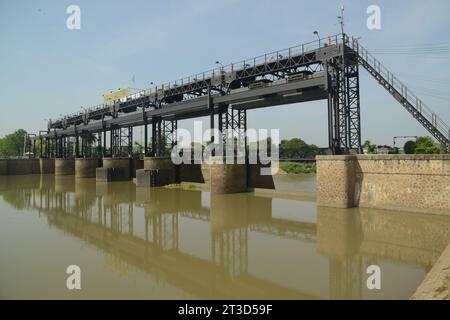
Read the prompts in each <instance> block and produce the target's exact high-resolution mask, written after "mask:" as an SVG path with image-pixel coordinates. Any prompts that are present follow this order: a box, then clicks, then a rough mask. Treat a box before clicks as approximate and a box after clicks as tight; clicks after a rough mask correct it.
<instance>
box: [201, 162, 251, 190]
mask: <svg viewBox="0 0 450 320" xmlns="http://www.w3.org/2000/svg"><path fill="white" fill-rule="evenodd" d="M224 162H225V160H224ZM209 168H210V177H209V181H210V183H211V193H215V194H227V193H240V192H246V191H247V166H246V165H245V164H237V163H236V162H235V163H234V164H226V163H220V164H219V163H211V164H210V165H209ZM205 180H206V179H205Z"/></svg>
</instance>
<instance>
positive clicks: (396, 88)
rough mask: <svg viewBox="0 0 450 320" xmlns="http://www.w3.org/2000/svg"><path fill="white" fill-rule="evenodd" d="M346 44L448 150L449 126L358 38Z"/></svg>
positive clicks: (366, 67) (379, 81)
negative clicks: (361, 43)
mask: <svg viewBox="0 0 450 320" xmlns="http://www.w3.org/2000/svg"><path fill="white" fill-rule="evenodd" d="M347 46H348V47H349V48H350V49H352V50H353V51H355V53H356V54H357V56H358V62H359V64H360V65H361V66H363V67H364V69H366V70H367V71H368V72H369V73H370V74H371V75H372V76H373V77H374V78H375V79H376V80H377V81H378V83H380V84H381V85H382V86H383V87H384V88H385V89H386V90H387V91H389V93H390V94H391V95H392V96H393V97H394V98H395V99H396V100H397V101H398V102H400V104H401V105H402V106H403V107H405V109H406V110H407V111H408V112H409V113H410V114H411V115H412V116H413V117H414V118H415V119H417V121H419V122H420V123H421V124H422V125H423V126H424V127H425V129H427V130H428V132H430V133H431V134H432V135H433V136H434V137H435V138H436V139H437V140H438V141H439V142H440V143H441V144H442V145H443V146H445V147H446V149H447V151H449V152H450V127H449V126H448V125H447V124H446V123H445V122H444V121H443V120H442V119H441V118H440V117H439V116H438V115H437V114H435V113H434V112H433V111H432V110H431V109H430V108H429V107H428V106H427V105H426V104H425V103H423V101H422V100H420V99H419V98H418V97H417V96H416V95H415V94H414V93H412V92H411V90H409V89H408V87H407V86H406V85H404V84H403V83H402V82H401V81H400V80H398V79H397V78H396V77H395V76H394V75H393V74H392V72H390V71H389V70H388V69H387V68H386V67H384V66H383V65H382V64H381V63H380V61H378V60H377V59H376V58H375V57H374V56H373V55H372V54H370V52H368V51H367V49H365V48H364V47H363V46H361V45H360V44H359V42H358V40H356V39H351V40H349V41H348V43H347Z"/></svg>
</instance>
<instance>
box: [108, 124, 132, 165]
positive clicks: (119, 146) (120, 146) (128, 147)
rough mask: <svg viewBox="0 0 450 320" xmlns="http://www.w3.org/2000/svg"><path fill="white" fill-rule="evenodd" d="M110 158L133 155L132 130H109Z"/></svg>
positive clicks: (127, 128)
mask: <svg viewBox="0 0 450 320" xmlns="http://www.w3.org/2000/svg"><path fill="white" fill-rule="evenodd" d="M111 155H112V157H115V158H119V157H131V156H132V155H133V128H132V127H126V128H120V127H119V128H113V129H112V130H111Z"/></svg>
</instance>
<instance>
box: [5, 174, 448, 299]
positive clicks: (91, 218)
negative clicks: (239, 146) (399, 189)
mask: <svg viewBox="0 0 450 320" xmlns="http://www.w3.org/2000/svg"><path fill="white" fill-rule="evenodd" d="M12 181H14V183H15V184H16V185H15V186H14V185H13V186H12V188H13V189H16V190H14V191H15V194H17V195H18V196H17V197H19V199H9V200H8V201H9V202H10V203H12V204H13V205H16V206H17V205H19V206H20V205H21V206H23V207H27V206H30V207H34V208H37V209H39V211H40V212H41V213H45V214H46V215H47V219H48V222H49V224H51V225H54V226H57V227H58V228H61V229H63V230H65V231H67V232H69V233H71V234H73V235H75V236H77V237H79V238H81V239H83V240H84V241H88V242H89V243H92V244H94V245H95V246H97V247H99V248H102V249H103V250H105V251H106V252H110V253H112V254H113V255H115V256H118V257H119V258H121V259H123V260H125V261H126V262H127V263H129V264H130V265H134V266H136V267H138V268H140V269H143V270H146V271H148V272H150V273H154V272H157V274H158V275H159V274H160V275H162V276H163V277H164V279H165V280H166V281H167V282H172V283H174V284H175V285H177V286H180V287H182V289H184V290H186V291H187V292H190V293H192V294H194V295H197V296H200V297H223V298H244V297H253V298H276V297H286V298H314V297H316V296H313V295H311V294H305V293H302V292H299V291H298V290H296V289H292V288H287V287H286V286H282V285H278V284H276V283H274V282H272V281H267V280H262V279H260V278H257V277H255V276H253V275H251V274H250V273H249V270H248V259H249V258H248V254H249V252H248V250H249V247H248V244H249V239H248V237H249V232H256V233H263V234H269V235H271V236H275V237H283V238H287V239H291V240H293V241H307V242H311V243H316V246H317V251H318V252H319V253H320V254H321V255H322V256H325V257H327V258H328V263H329V274H328V279H329V297H330V298H362V296H363V292H362V291H363V284H364V283H365V268H366V267H367V266H368V265H370V264H378V262H379V260H385V261H386V260H387V261H393V262H400V263H408V264H413V265H416V266H419V267H421V268H423V269H425V270H428V269H429V268H430V266H431V265H432V264H433V263H434V261H435V260H436V259H437V257H438V256H439V254H440V252H441V251H442V249H443V247H444V246H445V243H446V241H448V236H449V235H448V230H449V229H450V220H449V219H448V218H445V217H441V216H423V215H418V214H417V215H416V214H403V213H395V214H392V213H389V212H383V211H373V210H364V209H353V210H348V209H347V210H339V209H335V208H333V209H329V208H321V207H319V208H318V209H317V210H318V212H317V224H315V223H306V222H300V221H290V220H286V219H280V218H274V217H272V199H270V198H265V197H264V198H263V197H261V198H259V197H254V196H252V195H242V194H241V195H225V196H220V195H214V196H210V197H208V199H209V201H206V202H209V203H206V204H205V203H202V193H201V192H198V191H186V190H176V189H152V190H149V189H139V188H138V189H136V188H135V187H134V185H133V184H131V183H129V182H124V183H121V182H118V183H109V184H106V183H105V184H99V183H97V184H96V183H95V182H94V181H92V180H89V179H86V180H75V179H74V178H73V177H70V176H69V177H56V179H55V177H54V176H52V175H51V176H45V175H43V176H41V178H40V180H38V181H35V180H34V179H31V180H30V179H27V180H21V179H20V178H19V179H17V177H14V180H12ZM12 181H11V182H12ZM9 189H11V186H8V188H1V190H0V192H1V194H2V195H3V197H4V198H5V197H6V198H8V190H9ZM17 189H19V190H21V191H20V192H17ZM203 196H204V195H203ZM135 206H139V207H143V209H144V224H145V232H144V235H143V236H139V235H137V234H135V231H134V226H135V223H134V219H133V217H134V209H135ZM181 217H182V218H183V219H195V220H200V221H207V222H208V223H209V226H210V242H211V243H210V248H211V258H210V260H207V259H203V258H198V257H195V256H193V255H190V254H187V253H185V252H182V251H180V250H179V231H180V230H179V228H180V227H179V219H180V218H181ZM299 267H300V268H301V266H299ZM156 270H157V271H156ZM324 298H327V297H326V296H325V297H324Z"/></svg>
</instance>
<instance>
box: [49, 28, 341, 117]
mask: <svg viewBox="0 0 450 320" xmlns="http://www.w3.org/2000/svg"><path fill="white" fill-rule="evenodd" d="M342 38H343V37H342V34H336V35H333V36H327V37H325V38H321V39H317V40H314V41H311V42H307V43H303V44H301V45H297V46H293V47H289V48H286V49H282V50H277V51H272V52H269V53H266V54H263V55H259V56H256V57H252V58H249V59H244V60H241V61H237V62H235V63H230V64H228V65H224V66H219V67H217V68H213V69H210V70H207V71H204V72H200V73H197V74H193V75H191V76H188V77H184V78H181V79H178V80H175V81H170V82H167V83H164V84H162V85H155V86H153V87H152V88H149V89H145V90H140V91H137V92H135V93H132V94H129V95H127V96H126V97H125V98H123V99H124V100H125V101H129V100H134V99H137V98H140V97H143V96H149V95H151V94H155V93H157V92H160V91H161V90H162V91H166V90H170V89H174V88H178V87H180V86H185V85H190V84H195V83H197V82H200V81H205V80H211V79H216V78H218V77H222V76H224V75H226V74H228V73H233V72H239V71H242V70H245V69H249V68H255V67H257V66H261V65H264V64H268V63H273V62H277V61H279V60H281V59H286V58H292V57H297V56H302V55H305V54H307V53H310V52H313V51H315V50H317V49H319V48H323V47H326V46H333V45H337V44H339V43H342ZM107 107H109V104H104V103H103V104H99V105H96V106H93V107H86V108H85V110H90V111H96V110H101V109H104V108H107ZM84 112H85V111H79V112H75V113H72V114H70V115H66V116H64V117H62V118H59V119H56V120H54V121H53V123H55V122H58V121H63V120H64V118H65V117H69V118H70V117H76V116H80V115H82V114H84Z"/></svg>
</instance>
